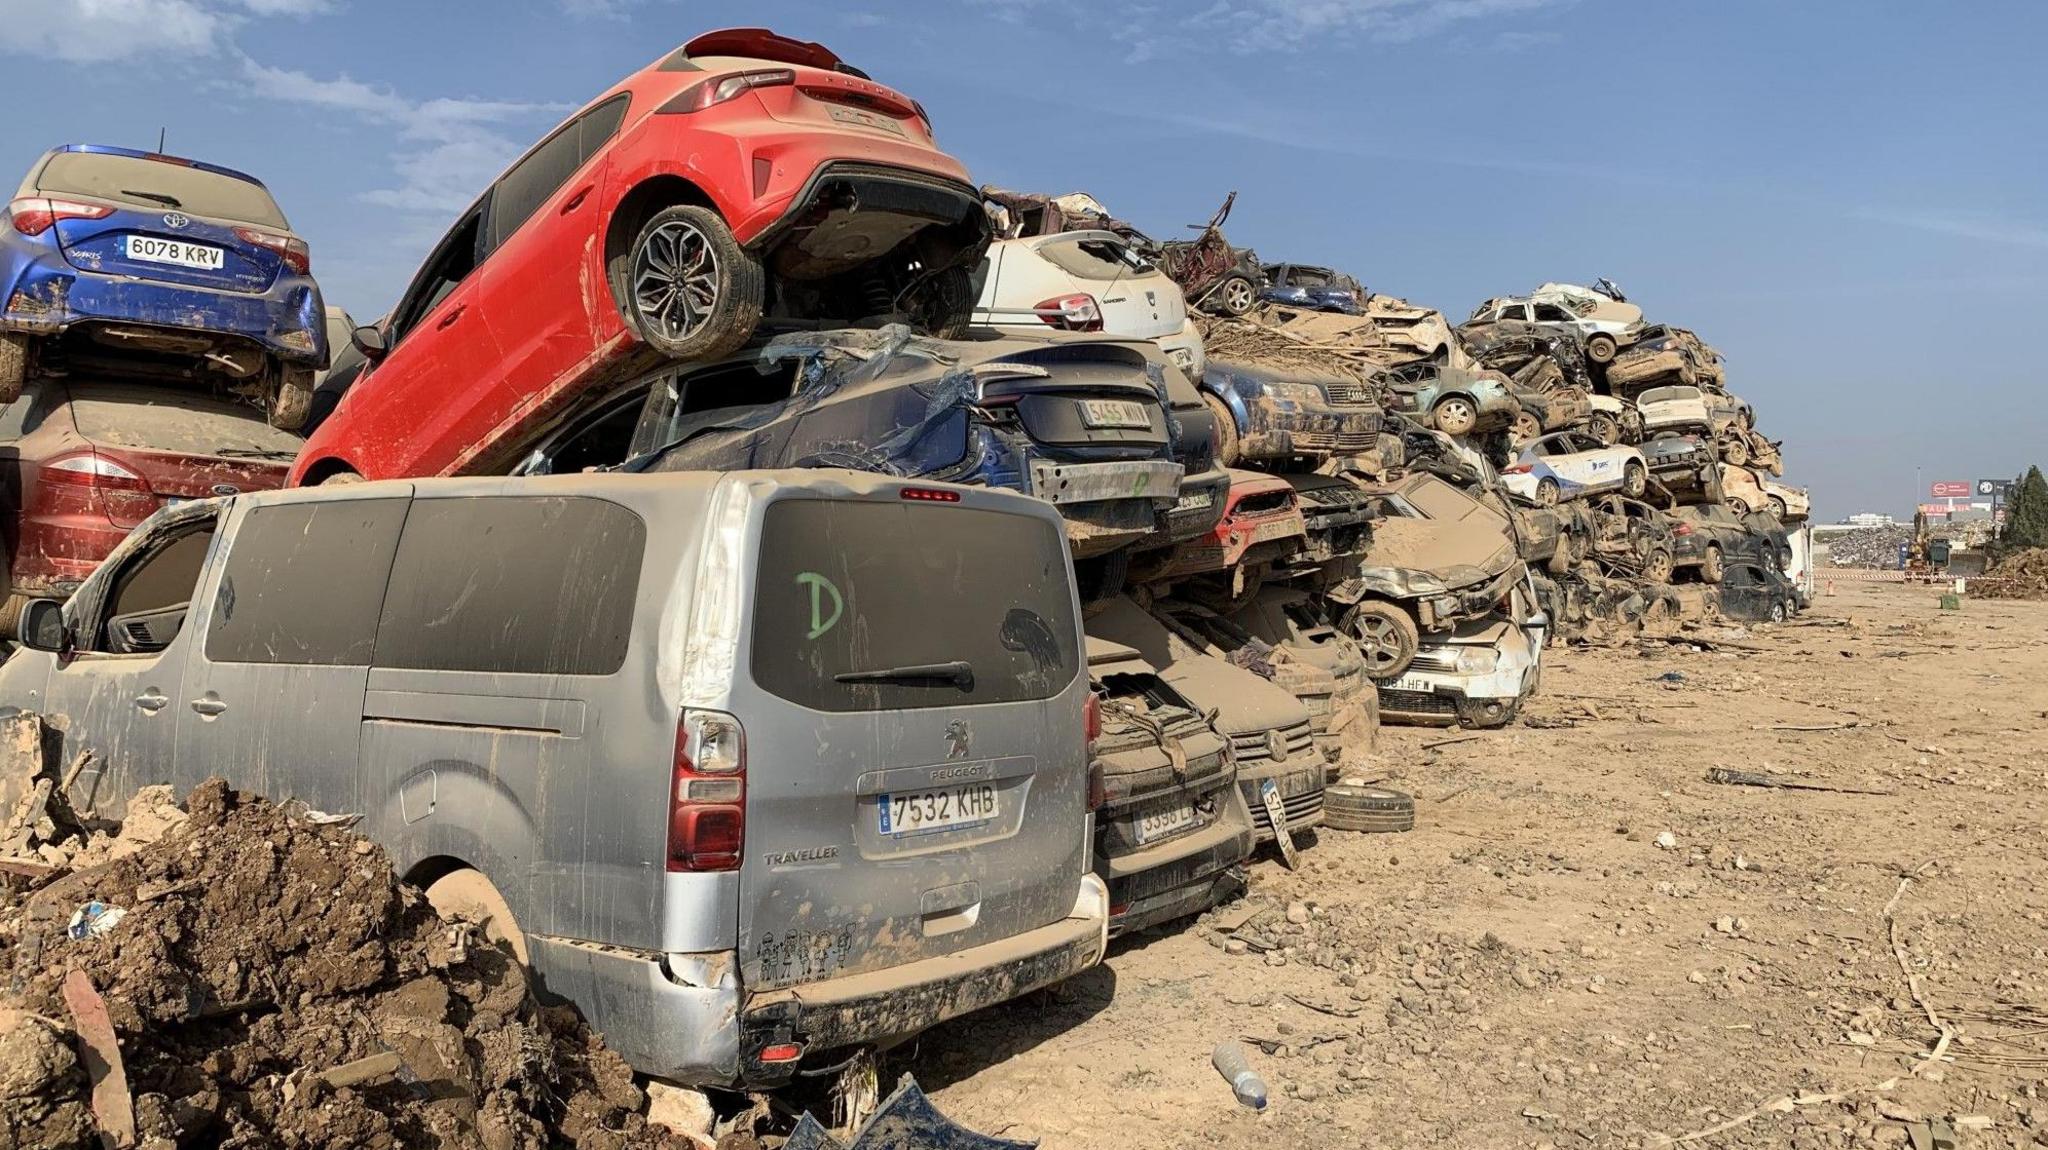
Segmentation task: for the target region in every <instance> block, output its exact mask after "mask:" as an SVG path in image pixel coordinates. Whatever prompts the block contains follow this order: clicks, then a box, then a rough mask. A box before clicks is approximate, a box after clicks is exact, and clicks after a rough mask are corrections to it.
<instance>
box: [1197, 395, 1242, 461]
mask: <svg viewBox="0 0 2048 1150" xmlns="http://www.w3.org/2000/svg"><path fill="white" fill-rule="evenodd" d="M1202 402H1203V404H1205V405H1207V407H1208V408H1209V418H1210V419H1211V420H1213V421H1214V422H1215V424H1216V430H1215V432H1214V434H1213V435H1212V437H1211V438H1212V440H1213V442H1214V443H1215V447H1216V462H1217V463H1219V464H1222V465H1223V466H1225V467H1235V466H1237V457H1238V440H1237V417H1236V416H1233V415H1231V414H1230V405H1229V404H1227V403H1224V402H1223V399H1222V397H1220V396H1217V395H1212V394H1210V393H1209V392H1206V391H1205V392H1203V393H1202Z"/></svg>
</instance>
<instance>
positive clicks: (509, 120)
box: [242, 57, 573, 214]
mask: <svg viewBox="0 0 2048 1150" xmlns="http://www.w3.org/2000/svg"><path fill="white" fill-rule="evenodd" d="M242 73H243V76H244V78H245V79H246V81H247V84H248V89H249V91H250V92H251V93H253V94H254V95H257V96H261V97H264V98H267V99H271V100H284V101H289V102H292V103H298V104H305V105H308V106H310V107H315V108H323V109H326V110H329V111H333V112H339V113H342V114H345V115H348V116H351V117H354V118H356V119H359V120H361V121H362V122H364V123H366V124H371V125H375V126H378V127H387V128H393V129H396V133H397V139H398V140H399V141H400V142H401V144H402V145H404V146H402V147H400V148H399V149H398V150H397V151H396V152H395V153H394V154H393V156H392V160H391V166H392V170H393V172H394V173H395V174H396V175H397V177H398V186H396V187H391V188H377V189H373V190H370V191H367V192H364V193H362V198H363V199H364V200H365V201H367V202H369V203H373V204H380V205H383V206H385V207H390V208H398V209H401V210H404V211H418V212H437V213H444V214H445V213H449V212H454V211H459V210H461V209H462V208H463V207H465V206H467V205H468V204H469V202H470V201H471V200H473V199H475V198H476V196H477V194H478V193H479V192H481V191H482V190H483V189H484V188H485V187H486V186H487V185H489V183H490V182H491V180H492V179H493V178H494V177H496V176H497V174H498V173H499V172H500V171H501V170H503V169H504V167H505V165H506V164H508V163H510V162H511V161H512V159H513V157H515V156H517V155H518V154H519V153H520V151H521V150H523V148H524V146H525V145H524V143H522V141H530V140H531V139H533V138H535V137H536V136H538V135H539V130H540V129H542V128H545V127H546V126H547V125H549V124H551V123H553V122H554V121H556V120H558V119H560V118H561V117H562V116H563V115H565V114H567V113H568V112H569V111H571V110H573V107H572V105H568V104H552V103H537V102H528V101H518V100H476V99H451V98H437V99H430V100H413V99H409V98H407V97H405V96H402V95H400V94H399V93H397V92H395V91H393V90H391V89H389V88H379V87H375V86H372V85H369V84H365V83H363V82H361V81H359V80H354V79H351V78H350V77H348V76H345V75H344V76H335V77H332V78H324V79H323V78H321V77H317V76H312V75H309V74H307V73H305V72H299V71H294V70H291V69H287V68H273V67H269V66H267V65H264V64H261V63H258V62H257V61H255V60H251V59H248V58H247V57H244V58H243V60H242ZM511 126H529V127H531V128H533V131H531V132H522V133H520V134H519V135H518V136H517V137H516V138H515V137H514V136H513V135H511V134H509V133H507V132H506V131H503V130H502V129H504V128H507V127H511Z"/></svg>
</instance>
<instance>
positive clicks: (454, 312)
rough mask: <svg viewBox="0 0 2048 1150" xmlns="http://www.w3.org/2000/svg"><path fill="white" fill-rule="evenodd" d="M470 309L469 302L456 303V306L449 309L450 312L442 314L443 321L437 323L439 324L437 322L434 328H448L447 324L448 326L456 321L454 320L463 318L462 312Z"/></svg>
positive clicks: (437, 329)
mask: <svg viewBox="0 0 2048 1150" xmlns="http://www.w3.org/2000/svg"><path fill="white" fill-rule="evenodd" d="M468 310H469V305H468V304H466V303H459V304H456V305H455V306H454V307H453V308H451V309H450V310H449V312H448V314H447V315H444V316H442V317H441V322H440V323H437V324H435V325H434V328H435V330H436V331H439V330H442V329H444V328H446V327H447V326H448V325H449V324H452V323H454V322H455V321H456V320H458V319H461V318H462V313H463V312H466V311H468Z"/></svg>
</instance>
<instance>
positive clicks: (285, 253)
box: [235, 228, 313, 275]
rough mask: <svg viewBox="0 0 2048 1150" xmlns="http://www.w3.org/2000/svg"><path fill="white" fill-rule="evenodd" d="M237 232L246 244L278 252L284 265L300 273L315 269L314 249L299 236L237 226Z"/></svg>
mask: <svg viewBox="0 0 2048 1150" xmlns="http://www.w3.org/2000/svg"><path fill="white" fill-rule="evenodd" d="M235 234H236V235H237V236H240V237H241V240H242V242H243V243H245V244H255V245H256V246H257V247H259V248H266V249H268V250H270V251H273V252H276V253H277V254H278V258H280V259H282V260H284V266H286V267H288V268H290V269H292V270H293V271H295V272H297V273H299V274H300V275H305V274H306V273H308V272H310V271H312V270H313V250H312V249H311V248H308V247H307V246H306V241H304V240H302V239H300V238H299V237H297V236H281V235H278V234H277V233H276V232H259V231H257V230H256V229H255V228H236V229H235Z"/></svg>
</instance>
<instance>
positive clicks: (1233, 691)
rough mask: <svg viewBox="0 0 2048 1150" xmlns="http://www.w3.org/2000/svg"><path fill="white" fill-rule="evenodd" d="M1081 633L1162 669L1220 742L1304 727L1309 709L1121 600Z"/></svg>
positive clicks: (1103, 609)
mask: <svg viewBox="0 0 2048 1150" xmlns="http://www.w3.org/2000/svg"><path fill="white" fill-rule="evenodd" d="M1086 631H1087V633H1088V636H1089V637H1090V638H1091V639H1096V638H1100V639H1106V640H1109V641H1111V642H1114V643H1121V644H1124V645H1126V646H1128V647H1132V648H1134V649H1136V650H1137V652H1138V653H1139V655H1141V656H1142V657H1143V658H1144V659H1145V661H1146V662H1148V663H1151V664H1152V665H1153V666H1156V667H1160V668H1162V670H1161V672H1160V676H1159V677H1160V678H1162V679H1164V680H1166V682H1167V684H1168V685H1170V686H1171V687H1173V689H1174V690H1176V691H1178V692H1180V693H1181V695H1182V696H1183V697H1185V698H1186V699H1187V700H1188V701H1189V702H1191V703H1193V704H1194V705H1195V706H1197V707H1200V708H1201V709H1203V710H1204V711H1210V710H1213V711H1215V712H1217V714H1216V723H1215V725H1216V729H1217V730H1218V731H1219V732H1221V733H1222V734H1224V735H1225V736H1231V735H1255V734H1261V733H1264V732H1266V731H1270V730H1273V729H1275V728H1278V727H1289V726H1295V725H1301V726H1306V725H1307V724H1308V707H1307V706H1306V705H1304V704H1303V703H1302V701H1301V700H1300V699H1298V698H1296V697H1295V696H1294V695H1292V694H1290V693H1289V692H1287V691H1285V690H1283V689H1281V688H1280V687H1277V686H1274V685H1273V684H1272V683H1269V682H1267V681H1266V680H1264V679H1261V678H1259V677H1258V676H1257V675H1254V674H1252V673H1251V672H1250V671H1246V670H1243V669H1241V668H1238V667H1233V666H1231V665H1230V664H1229V663H1227V662H1225V661H1224V660H1222V659H1219V658H1216V657H1215V656H1213V655H1205V654H1203V653H1202V652H1200V651H1197V650H1196V649H1195V648H1194V647H1193V646H1192V645H1190V644H1189V643H1188V642H1187V641H1186V640H1185V639H1182V638H1181V637H1180V636H1178V635H1175V634H1174V633H1173V632H1172V631H1171V630H1170V629H1169V628H1168V627H1167V626H1166V624H1164V623H1161V622H1160V621H1159V620H1157V619H1155V618H1153V617H1152V615H1151V614H1150V613H1148V612H1147V611H1145V610H1144V609H1143V608H1141V607H1139V606H1138V605H1137V604H1136V603H1135V602H1133V601H1132V600H1131V599H1130V597H1129V596H1125V595H1120V596H1118V597H1116V598H1115V599H1112V600H1111V601H1110V602H1109V603H1107V604H1104V605H1103V606H1102V607H1100V608H1098V609H1095V610H1094V612H1093V613H1091V614H1090V615H1089V617H1088V622H1087V626H1086Z"/></svg>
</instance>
